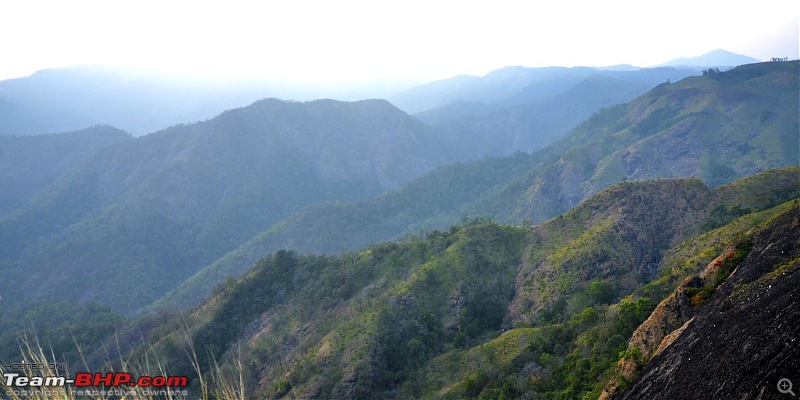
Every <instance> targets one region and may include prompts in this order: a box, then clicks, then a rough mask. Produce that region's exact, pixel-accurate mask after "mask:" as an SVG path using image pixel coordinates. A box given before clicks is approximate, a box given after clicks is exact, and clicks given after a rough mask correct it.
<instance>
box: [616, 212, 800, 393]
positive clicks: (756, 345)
mask: <svg viewBox="0 0 800 400" xmlns="http://www.w3.org/2000/svg"><path fill="white" fill-rule="evenodd" d="M728 264H729V265H728ZM721 268H722V269H721V270H719V271H717V272H712V273H711V274H712V275H711V276H706V280H707V282H706V283H705V286H704V287H703V286H701V289H700V290H699V291H698V290H695V293H697V294H694V295H693V296H694V297H692V296H691V295H690V296H689V297H692V300H691V305H692V306H693V307H694V308H696V310H693V311H694V316H693V317H692V318H691V319H690V320H688V321H687V322H686V324H685V325H684V326H683V327H681V329H680V330H678V331H676V332H674V333H673V334H672V335H671V337H670V338H669V341H668V342H665V343H662V344H661V349H660V352H659V353H658V354H657V355H656V356H655V357H653V358H652V359H651V360H649V362H647V363H646V364H645V365H644V366H640V367H639V368H641V371H640V372H639V373H638V374H636V376H635V379H634V380H632V381H631V382H630V385H629V386H628V387H627V389H626V390H624V391H621V393H618V394H619V396H616V397H615V398H622V399H642V398H647V399H674V398H678V397H685V396H686V394H688V393H691V395H692V396H693V397H702V398H711V397H714V398H733V397H739V398H781V395H785V393H784V394H781V393H780V392H779V390H778V382H779V381H780V380H781V379H784V378H786V379H796V376H797V375H796V374H797V371H800V359H799V358H798V357H799V356H800V351H799V350H798V346H797V345H796V343H795V342H796V341H797V340H798V333H800V328H798V325H797V323H798V322H799V320H798V315H800V303H798V302H797V297H798V296H800V208H798V207H797V206H795V207H794V208H793V209H792V210H791V211H790V212H787V213H785V214H783V215H781V216H780V217H779V218H776V219H775V220H774V221H772V222H771V223H770V224H768V225H767V226H765V227H763V228H762V229H759V230H757V231H755V232H753V233H752V234H751V235H749V236H747V237H745V238H744V239H742V241H741V244H740V245H739V246H738V247H737V248H736V250H735V252H734V253H733V254H730V255H727V254H723V261H722V264H721ZM712 278H713V279H712ZM701 295H702V296H701ZM629 379H630V377H629Z"/></svg>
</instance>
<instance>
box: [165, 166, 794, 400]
mask: <svg viewBox="0 0 800 400" xmlns="http://www.w3.org/2000/svg"><path fill="white" fill-rule="evenodd" d="M798 173H800V171H798V169H797V168H790V169H784V170H780V171H771V172H768V173H764V174H760V175H757V176H754V177H752V178H748V179H746V180H742V181H737V182H734V183H732V184H731V185H730V186H726V187H721V188H718V189H715V190H711V189H708V188H707V187H706V186H705V185H703V183H702V182H700V181H699V180H696V179H671V180H656V181H648V182H641V183H625V184H621V185H617V186H614V187H612V188H610V189H608V190H606V191H603V192H601V193H599V194H597V195H595V196H593V197H591V198H590V199H588V200H586V201H585V202H583V203H582V204H581V205H579V206H578V207H576V208H574V209H573V210H570V211H569V212H568V213H566V214H564V215H562V216H559V217H557V218H555V219H552V220H550V221H547V222H545V223H543V224H540V225H537V226H534V227H532V228H525V227H514V226H507V225H498V224H495V223H485V222H483V221H480V220H471V221H468V222H467V223H466V224H465V225H462V226H457V227H453V228H451V229H450V230H448V231H444V232H443V231H433V232H430V233H428V234H427V235H425V236H424V237H421V238H416V239H411V240H408V241H405V242H399V243H384V244H380V245H375V246H372V247H370V248H369V249H367V250H363V251H361V252H358V253H354V252H349V253H344V254H341V255H337V256H300V255H297V254H295V253H293V252H287V251H279V252H277V253H275V254H274V255H272V256H269V257H266V258H264V259H262V260H261V261H259V262H258V263H257V264H256V266H255V267H254V268H253V269H252V270H251V271H250V272H249V273H248V274H247V275H246V276H245V277H244V278H243V279H242V280H240V281H231V282H229V283H227V284H225V285H223V286H220V287H219V288H218V289H217V290H216V294H215V296H214V297H212V298H211V299H209V300H208V301H207V302H206V303H204V304H203V305H201V306H200V307H199V308H197V309H195V310H194V311H193V312H192V313H191V314H190V315H189V316H188V317H186V319H185V321H186V324H187V325H186V327H183V328H182V327H181V324H183V322H180V321H173V322H168V323H167V324H166V325H164V326H163V327H162V328H159V329H155V330H153V331H152V332H158V333H157V334H151V335H150V338H151V340H153V341H154V342H156V343H158V344H157V346H159V348H161V349H163V350H164V351H165V352H166V353H165V354H166V355H167V358H168V359H170V360H173V361H174V365H173V366H172V367H173V368H174V369H175V370H176V371H181V372H186V373H191V371H192V369H191V366H190V365H189V364H188V360H187V359H186V356H185V354H186V353H185V351H186V350H185V346H187V342H186V338H187V337H191V338H192V343H193V345H194V347H195V349H200V351H201V352H207V353H206V354H207V355H208V357H200V359H201V364H203V365H205V368H208V367H209V366H210V364H208V363H207V362H206V361H205V360H207V359H212V358H213V359H217V360H222V362H223V363H230V362H233V361H234V360H239V361H238V362H241V363H242V365H247V366H251V365H252V366H253V367H252V368H245V369H244V372H243V377H244V379H245V382H246V386H247V388H248V393H251V395H252V396H255V397H259V398H261V397H264V398H309V397H320V398H408V397H411V396H414V397H417V398H419V397H421V398H440V397H444V398H463V397H467V398H500V397H501V396H505V398H519V397H520V396H522V395H523V394H525V395H527V396H533V395H534V394H537V393H538V395H541V396H543V397H544V398H575V397H583V396H584V395H585V394H587V393H590V394H593V395H594V396H597V395H598V394H599V392H600V390H601V389H602V387H603V384H604V383H605V379H607V377H608V376H609V375H610V374H611V373H612V368H613V366H614V364H615V363H616V361H617V360H618V359H619V358H620V357H622V356H626V355H625V354H622V353H623V351H624V350H625V345H626V343H627V340H628V339H629V338H630V336H631V334H632V333H633V331H634V330H635V329H636V327H637V326H638V325H639V324H640V323H641V322H642V321H644V319H646V318H647V316H648V315H649V314H650V311H652V309H653V307H654V306H655V304H656V303H657V302H658V300H660V298H662V297H664V296H665V295H666V294H667V293H669V291H671V290H672V289H674V287H676V286H677V285H678V283H679V282H680V281H681V280H682V279H683V278H684V277H686V276H688V275H690V274H693V273H697V272H698V271H699V270H702V268H703V267H704V266H705V265H706V264H707V263H708V262H710V261H711V260H713V259H714V258H715V257H716V256H717V255H718V254H720V253H721V252H722V250H723V249H724V248H725V246H727V244H729V243H731V241H735V240H738V239H739V238H741V237H742V235H746V234H747V232H749V231H750V230H751V229H753V228H754V227H757V226H760V225H764V224H768V223H769V222H770V221H771V220H772V218H774V217H775V216H778V215H781V214H783V213H785V212H788V211H789V210H793V209H796V208H797V203H796V201H792V199H796V198H797V197H798V196H800V187H798V185H797V184H796V183H797V177H798ZM756 187H775V188H776V190H774V191H773V192H772V193H770V194H767V195H765V196H761V197H758V198H756V197H748V196H741V195H740V194H739V193H741V192H740V190H749V188H756ZM719 210H726V211H725V212H724V213H722V212H720V211H719ZM742 210H746V211H742ZM728 211H730V212H728ZM712 226H720V227H719V228H717V229H714V230H709V229H712V228H711V227H712ZM187 335H188V336H187ZM209 357H211V358H209ZM256 366H257V367H256Z"/></svg>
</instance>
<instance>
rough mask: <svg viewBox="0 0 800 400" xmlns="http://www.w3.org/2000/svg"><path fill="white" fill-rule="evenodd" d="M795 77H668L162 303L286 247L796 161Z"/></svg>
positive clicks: (334, 244) (244, 256)
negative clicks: (558, 133)
mask: <svg viewBox="0 0 800 400" xmlns="http://www.w3.org/2000/svg"><path fill="white" fill-rule="evenodd" d="M712 71H713V70H712ZM798 75H799V73H798V62H797V61H792V62H774V63H761V64H752V65H745V66H741V67H738V68H736V69H733V70H730V71H727V72H724V73H712V74H706V75H705V76H698V77H692V78H687V79H685V80H683V81H680V82H676V83H671V84H663V85H660V86H658V87H657V88H655V89H653V90H652V91H650V92H648V93H646V94H645V95H643V96H641V97H639V98H637V99H636V100H634V101H632V102H630V103H628V104H624V105H620V106H616V107H613V108H611V109H608V110H604V111H602V112H599V113H597V114H595V115H594V116H592V117H591V118H589V119H588V120H586V121H585V122H583V123H581V124H580V126H579V127H578V128H577V129H575V130H574V131H573V132H572V133H571V134H570V135H569V136H567V137H566V138H565V139H563V140H561V141H559V142H557V143H555V144H553V145H551V146H548V147H547V148H545V149H542V150H540V151H537V152H535V153H533V154H530V155H525V154H517V155H515V156H511V157H507V158H494V159H485V160H480V161H475V162H470V163H465V164H463V165H453V166H447V167H443V168H441V169H439V170H437V171H434V172H432V173H430V174H428V175H426V176H423V177H421V178H419V179H417V180H416V181H414V182H412V183H411V184H409V185H408V186H406V187H404V188H402V189H399V190H397V191H393V192H389V193H386V194H384V195H383V196H381V197H378V198H376V199H370V200H365V201H361V202H356V203H353V204H335V205H322V206H315V207H312V208H309V209H306V210H304V211H302V212H300V213H298V214H295V215H294V216H292V217H290V218H288V219H286V220H284V221H283V222H281V223H280V224H278V225H276V226H274V227H273V228H271V229H270V230H268V231H266V232H264V233H262V234H260V235H258V236H256V237H255V238H254V239H253V240H251V241H250V242H248V243H247V244H245V245H243V246H241V247H239V248H238V249H236V250H235V251H233V252H231V253H229V254H227V255H226V256H225V257H223V258H221V259H220V260H217V261H215V262H214V263H213V264H211V265H209V266H207V267H206V268H204V269H203V270H202V271H201V273H200V274H199V275H197V276H195V277H193V278H191V279H190V280H188V281H187V282H186V283H185V284H183V285H182V287H181V288H179V289H178V291H176V292H173V293H171V294H169V295H168V297H167V298H165V299H164V300H162V301H161V302H160V304H162V305H163V304H191V303H192V302H196V301H198V300H199V299H200V298H201V296H202V295H200V293H202V294H203V295H204V294H207V293H208V291H209V290H210V288H211V287H212V286H213V285H214V284H216V283H219V282H221V281H222V280H224V279H225V278H226V277H227V276H229V275H233V276H238V275H239V274H241V273H243V272H244V271H245V270H246V269H247V268H249V266H250V265H252V263H253V262H255V261H256V260H257V259H258V258H259V257H261V255H263V254H267V253H270V252H274V251H276V250H278V249H282V248H290V249H294V250H296V251H299V252H311V253H336V252H340V251H345V250H355V249H359V248H361V247H363V246H366V245H368V244H370V243H376V242H380V241H384V240H391V239H396V238H400V237H402V235H403V234H405V233H416V232H417V231H419V230H420V229H423V230H431V229H445V228H446V227H448V226H450V225H452V224H456V223H458V222H459V221H461V219H462V218H464V217H472V216H481V217H489V218H490V219H492V220H496V221H499V222H507V223H513V224H521V223H536V222H541V221H543V220H546V219H548V218H552V217H554V216H556V215H558V214H560V213H563V212H565V211H567V210H568V209H569V208H571V207H573V206H575V205H577V204H578V203H579V202H580V201H582V200H583V199H585V198H587V197H588V196H590V195H592V194H594V193H597V192H598V191H600V190H602V189H604V188H606V187H608V186H610V185H612V184H615V183H617V182H622V181H635V180H642V179H652V178H666V177H684V176H695V177H698V178H700V179H701V180H703V182H705V183H706V184H707V185H709V186H712V187H714V186H719V185H721V184H723V183H726V182H730V181H732V180H734V179H738V178H741V177H744V176H747V175H751V174H754V173H757V172H760V171H764V170H766V169H769V168H776V167H781V166H787V165H797V163H798V159H800V151H799V150H798V149H800V136H799V135H798V134H797V132H798V131H799V130H800V126H798V121H799V120H800V112H799V111H798V109H797V107H796V105H797V104H798V102H800V96H798ZM190 299H191V300H190ZM172 302H175V303H172Z"/></svg>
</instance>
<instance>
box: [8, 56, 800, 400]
mask: <svg viewBox="0 0 800 400" xmlns="http://www.w3.org/2000/svg"><path fill="white" fill-rule="evenodd" d="M621 69H622V70H623V71H611V70H601V69H583V68H578V69H560V68H551V69H541V70H536V71H531V70H529V69H525V68H507V69H502V70H498V71H496V72H495V73H493V74H490V75H491V76H488V77H484V78H476V79H478V81H475V79H473V78H469V77H461V78H458V79H456V80H454V81H450V82H447V81H443V82H439V83H438V84H436V85H433V89H431V87H428V88H427V89H424V90H423V89H419V90H420V91H421V92H424V91H425V90H429V89H431V90H432V91H431V92H430V93H432V94H436V93H439V94H443V96H440V97H436V96H434V97H432V99H434V100H436V101H442V103H441V106H437V107H438V108H436V109H432V110H430V111H429V112H425V113H421V114H418V115H416V116H412V115H409V114H407V113H406V112H404V111H402V110H401V109H399V108H398V107H396V106H394V105H393V104H392V103H390V102H389V101H387V100H363V101H357V102H342V101H335V100H317V101H309V102H293V101H284V100H277V99H263V100H259V101H256V102H255V103H252V104H251V105H249V106H246V107H241V108H235V109H231V110H228V111H225V112H223V113H221V114H219V115H217V116H216V117H214V118H211V119H207V120H204V121H200V122H194V123H191V124H178V125H174V126H172V127H169V128H166V129H161V130H158V131H157V132H154V133H151V134H147V135H143V136H138V137H135V136H131V135H130V134H128V133H126V132H124V131H121V130H120V129H117V128H114V127H111V126H108V125H96V126H93V127H91V128H86V129H82V130H75V131H73V132H69V133H61V134H52V135H39V136H18V135H12V136H3V137H0V185H1V186H0V271H2V272H3V274H4V275H3V279H2V280H0V359H15V357H19V356H20V354H19V352H18V347H19V345H18V341H19V340H22V339H24V338H25V336H24V335H20V332H21V331H23V330H26V329H27V330H29V329H34V330H36V331H37V332H38V333H37V336H38V339H39V340H40V341H39V342H37V343H46V345H43V346H50V348H49V349H47V350H44V353H46V354H51V355H53V356H54V357H57V360H58V361H62V360H66V361H67V362H69V363H70V364H75V365H78V363H84V364H88V365H87V366H86V368H87V369H89V370H92V369H94V370H98V371H99V370H100V369H101V368H102V369H105V370H122V369H124V368H134V367H133V366H136V367H135V368H139V369H140V370H137V371H134V372H135V374H136V375H139V376H142V375H146V374H148V375H153V374H164V373H165V372H164V371H168V372H169V374H171V375H187V376H191V377H192V378H191V382H192V385H191V386H190V387H189V388H187V390H188V391H190V392H191V394H192V396H195V395H196V397H198V398H200V397H204V396H203V394H204V393H209V392H208V391H207V390H208V386H207V385H211V387H212V388H211V389H210V393H213V395H212V396H210V397H213V396H216V397H225V398H232V397H244V398H337V399H338V398H342V399H345V398H346V399H350V398H412V397H413V398H600V397H602V398H603V399H606V398H618V397H621V398H642V397H648V398H649V397H653V398H658V396H662V397H663V398H676V397H687V396H690V397H691V396H695V395H697V394H698V393H699V394H701V395H702V396H706V397H707V396H712V397H713V396H717V395H722V396H723V397H731V396H742V395H745V396H747V395H750V394H752V396H750V397H756V395H759V396H760V395H764V397H770V396H771V395H772V394H773V393H775V387H776V386H775V383H776V379H777V378H778V377H780V376H783V375H782V374H785V373H786V372H787V371H795V370H796V369H797V366H798V364H797V362H795V361H792V360H793V359H792V358H791V357H793V355H795V354H796V353H797V351H795V350H792V347H791V345H788V346H787V343H791V340H794V339H793V338H795V337H796V336H797V332H798V330H797V324H795V323H793V322H795V320H796V319H797V318H796V317H795V315H796V314H797V312H795V311H796V308H797V306H796V304H797V302H796V301H793V300H792V299H793V297H791V296H794V295H795V294H797V280H798V276H800V275H798V271H800V261H799V260H800V258H799V257H800V254H798V253H799V252H800V242H799V241H800V236H798V224H800V222H798V221H800V220H799V219H798V218H800V203H798V201H800V200H798V199H799V198H800V166H798V163H800V134H799V132H800V110H798V107H797V105H798V104H800V61H790V62H767V63H757V64H747V65H741V66H738V67H735V68H732V69H730V70H728V69H707V70H705V71H703V69H702V68H701V69H697V70H696V71H697V76H688V77H685V78H683V79H672V78H671V77H672V76H673V75H671V74H673V73H679V74H680V73H682V72H680V71H688V70H680V69H672V68H656V69H642V70H636V71H631V70H628V68H621ZM690 69H691V68H690ZM676 71H677V72H676ZM690 75H692V74H690ZM553 76H556V77H557V78H553ZM540 78H541V79H540ZM537 79H538V80H537ZM437 85H438V86H437ZM459 85H462V87H467V89H464V90H462V89H458V88H456V89H453V88H454V87H457V86H459ZM648 85H655V87H651V88H649V89H648V88H647V87H648ZM0 86H2V85H0ZM434 89H435V90H434ZM639 91H641V93H640V94H637V92H639ZM421 92H420V93H421ZM455 92H458V93H462V94H466V95H468V96H477V98H481V97H483V98H486V99H491V100H490V101H488V102H482V101H476V100H475V99H472V100H469V99H468V100H453V99H452V98H448V96H449V95H451V94H452V93H455ZM448 93H449V94H448ZM626 99H629V101H628V100H626ZM620 102H621V103H622V104H617V103H620ZM76 104H77V103H76ZM34 108H36V107H34ZM24 115H27V116H33V114H28V113H27V112H26V113H24ZM584 115H585V116H588V117H587V118H585V119H584V118H583V117H582V116H584ZM548 117H552V118H548ZM46 119H48V120H49V119H50V118H49V117H48V118H46ZM525 149H534V151H531V152H526V151H519V152H517V151H516V150H525ZM33 345H34V347H35V346H36V345H37V344H36V343H34V344H33ZM76 345H77V346H79V348H76ZM40 346H41V344H40ZM741 349H749V350H748V351H746V352H744V351H741ZM787 349H788V350H787ZM26 354H30V353H26ZM22 356H23V357H26V355H25V354H23V355H22ZM795 358H796V357H795ZM116 360H120V361H116ZM155 369H157V370H155ZM715 371H723V373H722V374H721V375H719V374H715ZM198 374H202V375H203V376H204V379H202V380H201V379H196V378H197V375H198ZM231 382H236V383H234V384H231ZM4 385H5V384H4V383H3V382H0V390H2V389H5V386H4ZM226 385H232V387H228V388H227V389H226ZM767 390H770V391H769V392H767ZM237 391H240V392H243V393H244V394H241V393H240V394H239V395H234V393H235V392H237ZM224 393H227V394H224ZM661 393H665V394H661Z"/></svg>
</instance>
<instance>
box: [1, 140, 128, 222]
mask: <svg viewBox="0 0 800 400" xmlns="http://www.w3.org/2000/svg"><path fill="white" fill-rule="evenodd" d="M130 138H131V137H130V135H128V134H127V133H125V132H123V131H120V130H118V129H116V128H113V127H110V126H95V127H91V128H87V129H83V130H80V131H75V132H70V133H63V134H57V135H40V136H7V135H6V136H2V135H0V188H2V190H0V219H1V218H4V217H6V216H8V215H9V214H11V213H12V212H14V211H16V210H17V208H19V207H21V206H22V205H23V204H25V203H26V202H27V201H29V200H30V199H31V198H32V197H33V196H35V195H36V194H37V193H39V192H40V191H42V190H44V189H45V188H46V187H47V186H48V185H50V184H51V183H53V182H54V181H55V180H56V179H58V178H59V177H60V176H61V175H63V174H65V173H66V172H67V171H69V170H70V169H71V168H73V167H75V166H76V165H78V164H79V163H80V162H81V161H83V160H84V159H85V158H87V157H89V156H90V155H92V154H93V153H94V152H96V151H98V149H101V148H103V147H105V146H109V145H112V144H115V143H119V142H123V141H126V140H129V139H130Z"/></svg>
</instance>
